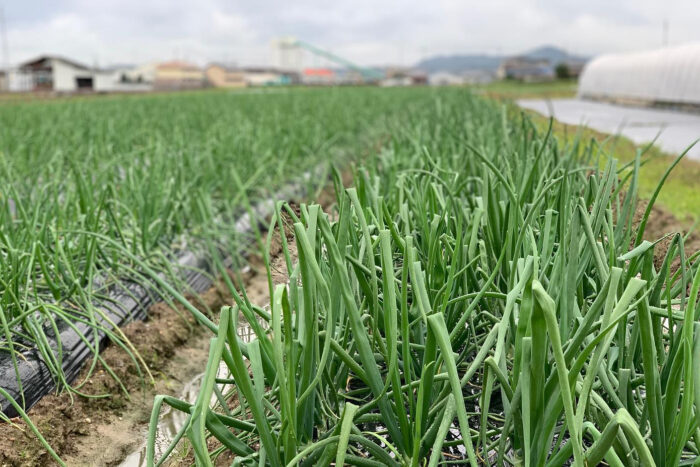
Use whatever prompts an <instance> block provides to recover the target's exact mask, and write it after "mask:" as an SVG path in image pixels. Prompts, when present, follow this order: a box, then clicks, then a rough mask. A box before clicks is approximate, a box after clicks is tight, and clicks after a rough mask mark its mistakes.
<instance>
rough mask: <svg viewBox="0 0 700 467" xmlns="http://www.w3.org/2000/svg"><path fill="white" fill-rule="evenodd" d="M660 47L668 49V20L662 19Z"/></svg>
mask: <svg viewBox="0 0 700 467" xmlns="http://www.w3.org/2000/svg"><path fill="white" fill-rule="evenodd" d="M661 31H662V32H661V45H662V46H663V47H668V19H667V18H664V22H663V25H662V30H661Z"/></svg>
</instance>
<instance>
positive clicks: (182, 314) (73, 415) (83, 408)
mask: <svg viewBox="0 0 700 467" xmlns="http://www.w3.org/2000/svg"><path fill="white" fill-rule="evenodd" d="M188 299H189V300H190V302H191V303H192V304H193V305H195V306H196V307H197V308H198V309H200V311H202V312H204V313H207V314H210V313H211V312H210V310H216V311H215V312H216V313H218V310H219V308H220V307H221V306H222V305H224V304H226V303H229V301H230V295H229V293H228V291H227V289H226V288H225V286H224V285H223V283H222V282H219V283H217V284H216V285H215V286H213V287H211V288H210V289H209V290H208V291H206V292H204V293H203V294H201V295H200V296H199V299H197V300H194V299H193V298H192V297H188ZM179 308H180V309H179V310H175V309H173V308H171V307H169V306H168V305H166V304H164V303H158V304H155V305H153V306H151V307H150V309H149V314H148V316H149V317H148V320H147V321H138V322H133V323H130V324H128V325H126V326H125V327H123V328H122V330H123V332H124V334H125V335H126V337H127V339H129V341H130V342H131V343H132V344H133V345H134V346H135V347H136V350H137V351H138V352H139V354H140V355H141V357H142V358H143V360H144V362H145V363H146V365H147V366H148V367H149V368H150V369H151V372H152V374H153V378H154V384H151V383H150V382H149V381H147V380H144V378H142V377H141V376H140V375H139V371H138V367H137V366H136V364H134V362H133V361H132V360H131V359H130V358H129V356H128V355H127V354H126V353H125V352H124V351H123V350H122V349H121V348H120V347H118V346H115V345H110V346H107V348H105V349H104V350H103V351H102V352H101V353H100V355H101V356H102V358H103V359H104V360H105V362H106V363H107V365H109V367H110V368H111V369H112V370H113V371H114V373H115V374H116V375H117V376H118V377H119V379H120V380H121V382H122V384H123V385H124V387H125V388H126V389H127V391H128V392H129V395H128V396H127V395H126V394H125V393H124V392H123V391H122V390H121V389H120V387H119V384H118V383H117V381H116V380H115V379H114V378H112V377H111V376H110V375H109V374H108V373H107V372H106V371H105V369H104V367H103V366H100V367H98V369H96V371H94V372H93V373H92V375H89V374H88V370H87V369H84V370H83V372H82V373H81V375H80V376H79V377H78V379H77V380H76V381H85V383H84V385H83V386H82V387H81V388H80V391H81V392H82V393H86V394H95V395H99V394H110V396H109V397H102V398H84V397H81V396H78V395H75V396H73V398H72V400H71V396H70V394H68V393H65V392H64V393H61V394H58V395H55V394H52V395H48V396H45V397H44V398H42V399H41V401H39V403H37V404H36V405H35V406H34V407H33V408H32V409H31V410H30V411H29V413H28V415H29V417H30V418H31V419H32V420H33V421H34V423H35V424H36V426H37V428H38V429H39V431H40V432H41V433H42V435H43V436H44V437H45V438H46V440H47V441H48V442H49V444H50V445H51V446H52V447H53V449H54V450H55V451H56V452H57V453H58V455H59V456H60V457H61V458H62V459H63V460H64V461H65V462H66V463H67V464H68V465H114V464H116V463H118V462H119V461H120V460H121V459H122V458H123V457H124V456H125V455H126V454H127V453H128V452H129V451H130V450H131V449H133V448H134V447H135V446H137V445H138V444H139V443H140V441H141V440H140V439H138V436H134V435H135V434H136V433H138V431H137V427H140V426H142V425H143V424H144V423H146V422H147V421H148V418H149V416H150V411H151V404H152V401H153V397H154V396H155V395H156V394H176V393H177V391H178V390H179V388H180V387H181V386H182V384H183V383H184V382H186V381H188V380H189V379H191V378H193V377H194V376H195V375H196V374H197V373H199V372H201V369H202V365H203V363H202V362H206V357H207V349H208V336H206V335H204V332H205V331H204V330H203V328H201V327H200V326H196V325H195V322H194V319H193V318H192V317H191V315H190V314H189V313H188V312H187V311H186V310H184V308H183V307H181V306H180V307H179ZM185 344H187V345H185ZM86 378H87V379H86ZM17 424H18V425H19V427H20V429H21V430H23V431H20V430H17V429H16V428H14V427H12V426H10V425H9V424H0V459H1V460H2V462H1V464H0V465H3V466H23V467H24V466H45V465H52V463H53V460H52V459H51V457H50V456H49V455H48V453H46V451H45V450H44V448H43V446H42V445H41V444H40V443H39V441H38V440H37V439H36V438H35V437H34V435H33V434H32V432H31V431H30V430H29V428H28V427H26V425H25V424H24V423H23V422H21V421H19V422H18V423H17Z"/></svg>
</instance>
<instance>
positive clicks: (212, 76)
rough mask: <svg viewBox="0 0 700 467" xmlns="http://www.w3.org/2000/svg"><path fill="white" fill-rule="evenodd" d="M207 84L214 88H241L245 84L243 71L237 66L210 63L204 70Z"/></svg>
mask: <svg viewBox="0 0 700 467" xmlns="http://www.w3.org/2000/svg"><path fill="white" fill-rule="evenodd" d="M204 76H205V77H206V80H207V84H208V85H209V86H213V87H215V88H242V87H245V86H247V82H246V79H245V77H246V75H245V72H244V71H243V70H241V69H238V68H232V67H227V66H225V65H220V64H218V63H212V64H211V65H209V66H207V68H206V69H205V70H204Z"/></svg>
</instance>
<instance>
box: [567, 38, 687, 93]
mask: <svg viewBox="0 0 700 467" xmlns="http://www.w3.org/2000/svg"><path fill="white" fill-rule="evenodd" d="M578 93H579V97H582V98H589V99H600V100H610V101H617V102H635V103H646V104H671V105H693V106H694V105H700V43H694V44H686V45H681V46H675V47H666V48H663V49H657V50H650V51H646V52H635V53H626V54H610V55H602V56H600V57H598V58H596V59H594V60H591V61H590V62H589V63H588V64H587V65H586V67H585V68H584V70H583V72H582V74H581V77H580V79H579V88H578Z"/></svg>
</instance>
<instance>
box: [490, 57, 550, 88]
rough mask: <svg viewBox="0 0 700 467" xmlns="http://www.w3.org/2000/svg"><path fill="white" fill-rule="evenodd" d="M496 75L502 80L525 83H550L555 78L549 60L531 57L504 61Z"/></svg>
mask: <svg viewBox="0 0 700 467" xmlns="http://www.w3.org/2000/svg"><path fill="white" fill-rule="evenodd" d="M496 75H497V76H498V77H499V78H500V79H514V80H517V81H524V82H537V81H550V80H553V79H554V78H555V74H554V67H552V65H551V64H550V63H549V60H546V59H541V58H531V57H522V56H521V57H511V58H507V59H505V60H503V61H502V62H501V65H500V66H499V67H498V71H497V72H496Z"/></svg>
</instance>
